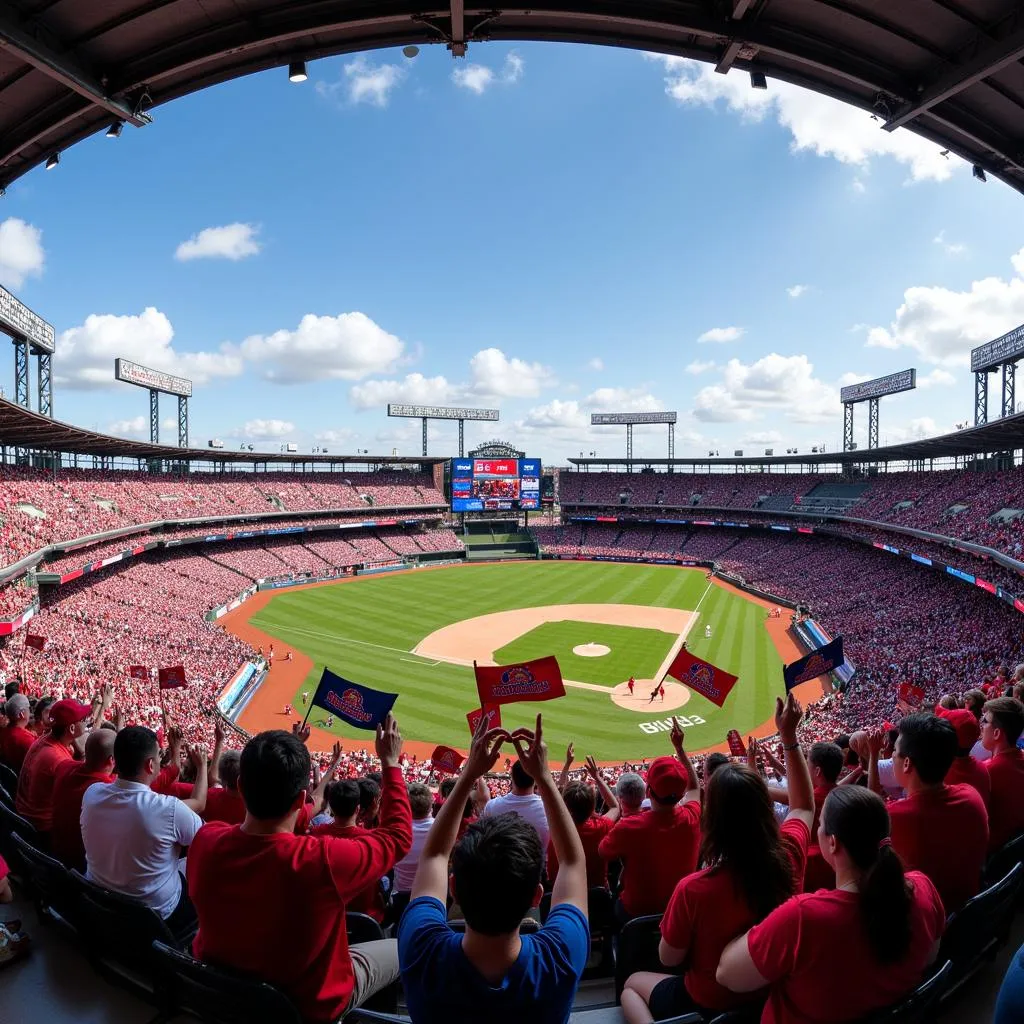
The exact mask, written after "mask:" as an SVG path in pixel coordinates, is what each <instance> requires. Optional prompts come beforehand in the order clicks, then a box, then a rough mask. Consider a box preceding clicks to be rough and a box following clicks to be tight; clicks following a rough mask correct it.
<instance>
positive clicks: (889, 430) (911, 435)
mask: <svg viewBox="0 0 1024 1024" xmlns="http://www.w3.org/2000/svg"><path fill="white" fill-rule="evenodd" d="M952 429H953V428H952V427H950V428H948V430H947V428H945V427H939V426H938V424H936V422H935V420H933V419H932V418H931V416H918V417H915V418H914V419H912V420H910V422H909V423H906V424H904V425H897V426H895V427H890V426H888V425H887V426H886V427H885V430H884V431H883V437H882V443H883V444H887V445H888V444H903V443H904V442H905V441H920V440H922V439H923V438H926V437H935V436H936V435H937V434H945V433H948V432H949V431H950V430H952Z"/></svg>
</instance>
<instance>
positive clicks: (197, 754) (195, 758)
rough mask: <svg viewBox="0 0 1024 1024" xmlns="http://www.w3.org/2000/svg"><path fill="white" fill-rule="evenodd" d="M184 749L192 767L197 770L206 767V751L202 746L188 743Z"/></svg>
mask: <svg viewBox="0 0 1024 1024" xmlns="http://www.w3.org/2000/svg"><path fill="white" fill-rule="evenodd" d="M185 751H186V753H187V754H188V759H189V762H190V763H191V764H192V767H193V768H195V770H196V771H197V772H199V771H201V770H202V769H203V768H205V767H206V751H205V750H204V749H203V747H202V746H200V745H199V744H198V743H197V744H195V745H193V744H191V743H190V744H189V745H188V746H187V747H186V748H185Z"/></svg>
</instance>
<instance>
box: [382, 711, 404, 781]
mask: <svg viewBox="0 0 1024 1024" xmlns="http://www.w3.org/2000/svg"><path fill="white" fill-rule="evenodd" d="M375 746H376V750H377V757H378V758H380V763H381V767H382V768H395V767H397V766H398V758H399V756H400V755H401V753H402V734H401V733H400V732H399V731H398V722H397V721H395V716H394V715H393V714H391V712H390V711H389V712H388V717H387V718H385V719H384V721H383V722H381V724H380V725H378V726H377V739H376V744H375Z"/></svg>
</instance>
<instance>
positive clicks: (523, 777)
mask: <svg viewBox="0 0 1024 1024" xmlns="http://www.w3.org/2000/svg"><path fill="white" fill-rule="evenodd" d="M512 785H513V786H514V787H515V788H516V789H530V788H532V786H533V776H532V775H531V774H530V773H529V772H528V771H527V770H526V769H525V768H524V767H523V766H522V765H521V764H520V763H519V762H518V761H514V762H513V763H512Z"/></svg>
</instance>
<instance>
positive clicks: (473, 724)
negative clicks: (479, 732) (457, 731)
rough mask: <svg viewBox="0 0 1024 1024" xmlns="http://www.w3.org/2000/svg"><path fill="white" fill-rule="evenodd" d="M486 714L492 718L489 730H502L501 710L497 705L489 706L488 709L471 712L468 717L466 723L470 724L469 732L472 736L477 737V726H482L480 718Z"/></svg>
mask: <svg viewBox="0 0 1024 1024" xmlns="http://www.w3.org/2000/svg"><path fill="white" fill-rule="evenodd" d="M486 714H489V715H490V716H491V724H490V726H489V728H491V729H499V728H501V708H499V707H498V705H497V704H488V705H487V707H484V708H477V709H476V710H475V711H470V713H469V714H468V715H466V721H467V722H469V731H470V734H471V735H473V736H475V735H476V729H477V726H478V725H479V724H480V717H481V715H486Z"/></svg>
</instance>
